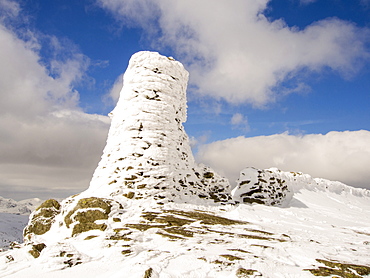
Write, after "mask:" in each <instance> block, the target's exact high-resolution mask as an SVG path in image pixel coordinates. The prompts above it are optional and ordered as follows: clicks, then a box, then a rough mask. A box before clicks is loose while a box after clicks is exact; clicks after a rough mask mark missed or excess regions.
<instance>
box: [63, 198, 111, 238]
mask: <svg viewBox="0 0 370 278" xmlns="http://www.w3.org/2000/svg"><path fill="white" fill-rule="evenodd" d="M111 210H112V200H109V199H102V198H97V197H90V198H84V199H80V200H79V201H78V203H77V205H76V206H75V207H74V208H73V209H72V210H71V211H70V212H68V214H67V215H66V217H65V218H64V222H65V223H66V226H67V228H69V227H70V226H71V224H72V223H75V225H74V226H73V230H72V236H73V235H76V234H80V233H83V232H87V231H90V230H101V231H105V230H106V229H107V225H106V224H104V223H103V224H96V223H95V221H97V220H107V219H108V217H109V213H110V212H111Z"/></svg>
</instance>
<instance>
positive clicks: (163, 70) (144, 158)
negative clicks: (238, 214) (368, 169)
mask: <svg viewBox="0 0 370 278" xmlns="http://www.w3.org/2000/svg"><path fill="white" fill-rule="evenodd" d="M187 81H188V72H187V71H186V70H185V69H184V67H183V66H182V64H181V63H179V62H177V61H175V60H174V59H173V58H168V57H165V56H161V55H160V54H158V53H154V52H147V51H144V52H139V53H136V54H134V55H133V56H132V58H131V60H130V62H129V65H128V68H127V70H126V73H125V74H124V85H123V88H122V91H121V95H120V99H119V101H118V103H117V106H116V107H115V108H114V110H113V111H112V112H111V113H110V117H111V119H112V123H111V127H110V130H109V134H108V139H107V144H106V147H105V149H104V151H103V155H102V158H101V161H100V163H99V165H98V167H97V168H96V170H95V173H94V175H93V177H92V180H91V183H90V186H89V188H88V189H87V190H85V191H84V192H82V193H80V194H78V195H75V196H72V197H69V198H67V199H65V200H64V201H63V202H62V203H61V204H59V203H58V202H57V201H56V200H48V201H46V202H45V203H43V204H42V205H41V206H40V207H39V208H37V209H36V210H35V211H34V212H33V214H32V215H31V217H30V221H29V223H28V226H27V227H26V228H25V230H24V238H25V242H26V243H31V244H33V245H32V246H37V247H33V249H32V250H31V251H32V252H33V253H34V254H35V256H38V255H39V252H41V251H40V250H38V249H40V248H39V246H38V245H37V244H39V242H42V244H44V243H46V241H50V238H53V241H57V240H58V237H59V240H63V238H68V237H70V236H76V235H79V234H82V233H86V232H89V231H102V232H103V234H102V235H103V236H104V234H105V235H106V234H107V233H108V234H109V233H111V232H112V231H113V230H114V229H117V228H116V226H117V225H118V224H117V223H116V222H121V218H122V217H123V216H122V215H126V216H127V209H128V208H129V211H130V213H129V214H130V215H131V214H132V215H135V212H136V210H141V208H143V207H145V209H148V208H150V207H151V208H155V207H160V206H163V205H164V204H167V203H172V202H177V203H191V204H199V205H202V204H204V205H207V204H208V205H210V204H215V203H220V204H226V203H231V195H230V186H229V183H228V181H227V180H226V179H224V178H222V177H221V176H219V175H218V174H217V173H215V172H214V171H213V170H212V169H210V168H209V167H206V166H204V165H198V164H196V163H195V161H194V157H193V155H192V152H191V148H190V145H189V140H188V136H187V134H186V133H185V131H184V127H183V125H182V123H183V122H185V121H186V87H187ZM124 212H126V214H124ZM112 223H114V225H112ZM112 229H113V230H112ZM53 231H54V232H53ZM53 233H54V234H53ZM48 234H50V235H52V236H47V235H48ZM95 234H96V232H94V236H95ZM36 243H37V244H36ZM35 244H36V245H35ZM46 245H48V243H47V244H46ZM46 245H45V246H46ZM42 247H44V245H42ZM31 251H30V252H31Z"/></svg>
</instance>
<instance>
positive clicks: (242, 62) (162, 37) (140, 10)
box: [97, 0, 369, 106]
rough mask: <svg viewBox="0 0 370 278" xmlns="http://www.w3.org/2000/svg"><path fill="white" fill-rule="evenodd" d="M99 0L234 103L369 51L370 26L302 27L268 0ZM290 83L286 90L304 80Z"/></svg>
mask: <svg viewBox="0 0 370 278" xmlns="http://www.w3.org/2000/svg"><path fill="white" fill-rule="evenodd" d="M97 2H98V3H99V5H100V6H101V7H103V8H105V9H107V10H109V11H111V12H112V13H113V14H114V15H115V16H116V17H117V18H119V19H121V20H123V21H125V22H130V23H131V24H133V23H136V24H137V25H138V26H141V27H143V28H144V29H146V30H147V31H148V33H150V34H151V35H152V37H151V38H155V39H153V43H155V44H156V46H158V47H168V46H169V47H171V48H172V49H173V50H174V51H175V52H176V53H177V55H178V58H179V59H181V61H183V62H185V63H186V64H187V68H188V69H189V70H190V72H191V75H190V78H191V82H192V84H193V85H195V87H197V88H198V89H199V90H198V93H200V94H206V95H209V96H212V97H214V98H216V99H220V98H222V99H225V100H226V101H228V102H231V103H234V104H236V103H240V102H245V103H252V104H254V105H255V106H263V105H265V104H266V103H268V102H270V101H274V100H275V99H276V97H277V95H279V94H280V93H282V92H283V93H284V92H287V90H286V89H284V88H282V87H281V86H282V85H283V84H284V82H286V81H292V80H293V78H294V77H295V76H297V74H299V73H300V72H301V71H302V70H305V72H320V71H322V70H323V69H331V70H333V71H336V72H338V73H339V74H341V75H342V76H344V77H346V78H347V77H350V76H351V75H353V74H355V73H356V72H357V71H358V69H359V68H360V64H361V61H363V60H364V59H368V58H369V51H368V49H367V45H366V44H367V43H368V41H366V38H367V37H368V36H367V34H368V32H369V30H367V29H361V28H358V27H356V26H355V25H354V24H353V23H350V22H347V21H343V20H340V19H336V18H329V19H324V20H321V21H318V22H314V23H312V24H311V25H309V26H307V27H306V28H304V29H301V30H300V29H298V28H296V27H294V26H293V27H291V26H287V24H286V23H285V22H284V20H283V19H280V20H270V19H269V18H267V17H266V16H265V15H264V11H265V10H266V8H267V5H268V2H269V1H268V0H258V1H256V0H236V1H232V2H230V1H226V0H222V1H212V0H203V1H196V0H188V1H172V0H171V1H170V0H156V1H147V0H135V1H133V0H119V1H118V0H97ZM148 26H150V27H148ZM153 26H157V29H155V28H154V27H153ZM148 33H147V34H148ZM149 37H150V36H149ZM290 83H292V84H293V85H290V88H289V89H290V91H292V92H294V91H297V89H298V88H299V87H302V82H300V83H299V84H295V85H294V82H290ZM292 86H293V87H292ZM294 86H296V87H294ZM303 87H305V86H303Z"/></svg>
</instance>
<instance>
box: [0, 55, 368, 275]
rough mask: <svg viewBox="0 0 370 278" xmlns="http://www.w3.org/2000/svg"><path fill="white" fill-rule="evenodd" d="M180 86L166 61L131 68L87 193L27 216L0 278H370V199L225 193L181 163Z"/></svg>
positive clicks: (328, 190) (258, 177)
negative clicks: (326, 272) (324, 276)
mask: <svg viewBox="0 0 370 278" xmlns="http://www.w3.org/2000/svg"><path fill="white" fill-rule="evenodd" d="M187 78H188V74H187V72H186V70H185V69H184V68H183V66H182V65H181V64H180V63H179V62H177V61H174V60H173V59H172V58H167V57H164V56H161V55H159V54H158V53H152V52H139V53H137V54H135V55H134V56H133V57H132V59H131V60H130V63H129V66H128V69H127V71H126V73H125V75H124V86H123V89H122V92H121V97H120V100H119V102H118V104H117V107H116V108H115V109H114V110H113V111H112V113H111V118H112V124H111V128H110V131H109V135H108V139H107V145H106V147H105V149H104V151H103V155H102V159H101V161H100V163H99V165H98V167H97V169H96V171H95V173H94V175H93V178H92V180H91V184H90V187H89V188H88V189H87V190H86V191H84V192H82V193H80V194H78V195H75V196H71V197H69V198H67V199H65V200H63V201H62V202H60V204H59V202H57V201H55V200H48V201H46V202H44V203H43V204H42V205H40V206H39V207H38V208H37V209H36V210H35V211H34V212H33V213H32V214H31V215H30V219H29V222H28V225H27V227H26V230H25V231H26V232H27V233H26V236H25V239H24V240H25V242H24V243H23V244H21V245H20V246H18V247H19V248H18V247H17V246H14V247H13V248H12V249H10V250H7V251H3V252H0V276H1V277H17V278H19V277H37V278H42V277H50V276H51V277H53V278H54V277H56V278H58V277H71V278H73V277H129V278H136V277H137V278H142V277H146V278H149V277H151V278H180V277H202V278H203V277H209V278H212V277H271V278H272V277H273V278H275V277H303V278H304V277H313V274H312V273H311V271H309V270H312V271H313V270H314V269H318V268H319V267H327V268H328V269H331V271H333V272H332V273H335V275H336V276H339V275H338V274H337V272H338V271H342V272H343V273H344V272H350V273H352V275H355V274H356V273H357V274H356V276H353V277H368V276H369V275H370V260H369V253H370V226H369V223H370V193H369V191H368V190H365V189H355V188H352V187H350V186H347V185H344V184H342V183H339V182H333V181H328V180H324V179H315V178H312V177H311V176H309V175H305V174H303V173H289V172H282V171H279V170H278V169H266V170H259V169H254V168H246V169H244V170H242V171H241V177H240V179H239V183H238V186H237V187H236V188H235V189H234V190H233V192H231V190H230V188H229V184H228V181H227V180H225V179H223V178H222V177H220V176H219V175H218V174H217V173H215V172H214V171H213V170H212V169H210V168H209V167H206V166H204V165H198V164H196V163H195V161H194V158H193V156H192V153H191V150H190V146H189V140H188V137H187V135H186V133H185V131H184V129H183V126H182V123H183V122H184V121H185V120H186V83H187ZM277 179H279V182H278V183H279V184H280V186H279V187H277V186H276V181H277ZM283 181H284V182H283ZM253 186H258V188H254V187H253ZM274 186H275V188H274ZM256 189H258V190H259V192H258V194H257V191H255V190H256ZM253 190H254V191H253ZM252 191H253V192H252ZM276 192H277V194H276ZM255 193H256V194H257V195H256V194H255ZM279 193H281V194H279ZM246 196H247V197H250V196H252V197H253V198H254V199H253V200H254V201H255V200H263V202H262V201H260V202H251V200H246V199H245V198H246ZM261 196H262V197H261ZM232 198H233V199H232ZM253 200H252V201H253ZM8 203H9V202H6V204H8ZM7 209H9V210H11V209H13V208H12V207H11V206H10V207H9V208H7ZM6 212H7V211H6V210H4V213H3V215H4V217H2V218H1V222H0V224H1V225H0V227H1V228H2V229H3V230H4V229H5V230H6V231H7V234H12V233H10V232H9V231H10V230H11V229H12V228H11V227H17V228H18V230H17V232H16V233H14V234H18V236H19V233H20V230H21V226H22V225H23V226H26V224H27V223H26V220H25V219H24V218H21V217H26V216H23V215H15V214H6ZM17 217H19V218H17ZM4 238H6V236H5V237H4ZM326 261H328V262H329V263H328V262H327V263H326V265H325V262H326ZM335 263H342V264H351V265H359V266H361V267H362V268H363V269H364V271H363V272H364V273H362V274H361V273H359V268H356V267H355V266H352V268H351V267H350V266H348V267H346V268H345V269H339V268H340V266H335ZM328 264H329V265H331V266H328ZM333 265H334V266H333ZM342 266H343V265H342ZM338 267H339V268H338ZM366 267H368V268H366ZM338 269H339V270H338ZM351 269H352V270H351ZM356 269H357V271H356ZM366 273H367V274H366ZM343 275H344V274H343ZM360 275H361V276H360ZM366 275H368V276H366ZM342 277H344V276H342Z"/></svg>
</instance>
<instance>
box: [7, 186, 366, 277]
mask: <svg viewBox="0 0 370 278" xmlns="http://www.w3.org/2000/svg"><path fill="white" fill-rule="evenodd" d="M327 186H328V187H329V188H330V183H327ZM144 208H145V207H144V205H143V207H142V208H140V209H135V210H134V212H130V213H128V215H126V216H125V217H126V223H133V222H135V220H136V219H137V218H138V217H139V215H140V211H141V210H142V209H144ZM145 209H149V208H148V207H146V208H145ZM162 210H179V211H196V210H201V211H206V212H208V213H214V214H217V215H219V216H223V217H226V218H229V219H235V220H242V221H245V222H248V223H247V224H242V225H233V226H231V227H230V226H223V225H213V226H210V225H209V226H207V228H202V227H204V226H205V225H202V224H200V223H199V221H198V222H195V223H191V224H189V225H188V226H187V229H189V230H192V231H199V233H198V234H196V233H195V234H194V236H193V237H189V238H185V239H179V240H173V241H172V240H170V239H167V238H165V237H162V236H161V235H159V234H157V232H158V230H159V229H158V228H152V229H148V230H146V231H132V234H130V236H129V237H130V238H131V239H132V240H131V241H107V240H104V239H102V238H100V237H96V238H92V239H90V240H84V238H85V237H87V236H88V234H85V235H83V236H78V237H74V238H70V239H67V240H65V241H64V242H63V243H60V242H59V243H58V242H55V243H54V245H51V246H49V248H46V249H45V250H44V251H42V252H41V256H40V257H39V258H37V259H34V258H33V257H32V256H31V255H29V254H27V252H25V250H23V249H15V250H10V251H7V252H2V253H0V254H1V255H0V262H1V267H0V276H1V277H50V275H52V276H53V277H66V276H68V277H79V276H81V275H83V276H84V277H88V276H89V275H90V276H92V277H143V276H144V273H145V271H146V270H147V269H149V268H152V269H153V276H152V277H235V272H236V271H237V269H238V268H240V267H242V268H245V269H254V270H257V271H258V272H259V273H261V274H262V277H313V276H312V274H310V273H309V272H308V271H304V269H310V268H314V267H315V266H318V265H320V264H319V263H318V262H317V261H316V259H327V260H332V261H339V262H346V263H352V264H359V265H369V262H370V261H369V252H370V227H369V223H370V198H369V197H366V196H356V195H353V194H351V193H347V192H344V193H341V194H338V193H336V192H331V191H330V190H326V191H320V190H316V191H312V190H310V189H301V190H300V191H299V192H297V193H295V194H294V197H293V198H292V200H291V202H290V204H289V206H287V207H285V208H282V207H273V206H266V205H261V204H252V205H244V204H241V205H238V206H231V205H229V206H220V207H215V206H209V207H207V206H197V205H193V204H180V203H173V204H166V205H164V207H163V208H162ZM157 211H159V210H157ZM210 230H212V231H219V232H211V231H210ZM254 230H258V231H260V232H257V231H256V232H253V231H254ZM200 231H202V232H204V233H200ZM91 232H92V231H91ZM228 232H229V233H236V234H240V235H243V234H246V235H255V236H260V237H262V238H263V237H265V238H269V239H268V240H263V239H258V238H256V239H253V238H248V237H245V238H243V237H235V236H232V235H228V234H227V233H228ZM223 233H224V234H223ZM91 234H94V235H98V234H99V233H97V231H94V232H93V233H91ZM109 245H111V246H110V247H108V246H109ZM61 250H64V251H66V252H69V253H71V254H72V253H73V254H78V257H79V258H80V259H81V261H83V263H82V264H79V265H76V266H73V267H67V266H66V264H65V263H63V262H64V261H66V260H65V258H63V257H58V256H57V255H58V254H59V253H60V251H61ZM123 250H130V251H131V253H129V254H127V255H123V254H122V253H121V252H122V251H123ZM225 254H226V255H234V256H237V257H240V258H242V260H237V261H228V260H227V259H225V258H224V257H222V256H221V255H225ZM9 255H11V256H12V257H13V258H14V261H12V262H8V263H6V257H7V256H9ZM201 258H204V259H201ZM217 261H219V262H220V263H215V262H217ZM228 263H233V264H232V265H227V264H228Z"/></svg>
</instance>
